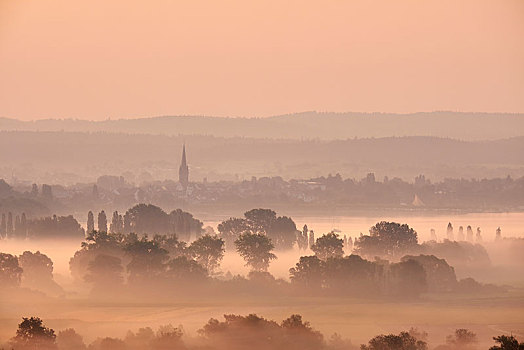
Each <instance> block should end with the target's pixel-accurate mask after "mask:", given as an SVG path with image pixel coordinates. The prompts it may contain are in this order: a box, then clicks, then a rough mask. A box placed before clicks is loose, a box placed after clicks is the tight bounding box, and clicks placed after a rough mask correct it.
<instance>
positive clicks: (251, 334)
mask: <svg viewBox="0 0 524 350" xmlns="http://www.w3.org/2000/svg"><path fill="white" fill-rule="evenodd" d="M198 332H199V333H200V335H201V336H203V337H204V338H205V339H206V340H207V341H208V342H209V343H210V344H213V345H214V347H217V348H221V349H230V350H244V349H249V348H252V347H253V346H255V347H256V348H257V349H272V350H285V349H287V350H299V349H300V350H318V349H322V348H323V347H324V343H323V337H322V335H321V334H320V333H318V332H317V331H315V330H313V329H312V328H311V326H310V325H309V323H308V322H303V321H302V317H301V316H300V315H291V316H290V317H289V318H288V319H286V320H284V321H283V322H282V323H281V325H279V324H278V323H276V322H274V321H270V320H266V319H265V318H263V317H259V316H257V315H254V314H251V315H248V316H239V315H224V321H223V322H221V321H219V320H217V319H213V318H212V319H210V320H209V322H208V323H207V324H206V325H205V326H204V327H203V328H202V329H201V330H199V331H198Z"/></svg>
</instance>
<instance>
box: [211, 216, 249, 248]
mask: <svg viewBox="0 0 524 350" xmlns="http://www.w3.org/2000/svg"><path fill="white" fill-rule="evenodd" d="M217 228H218V232H219V233H220V237H222V239H224V241H225V243H226V249H230V248H232V247H234V244H235V240H236V239H237V238H238V236H240V235H241V234H242V233H246V232H248V231H249V226H248V225H247V222H246V220H245V219H239V218H229V219H227V220H225V221H222V222H221V223H220V224H219V225H218V227H217Z"/></svg>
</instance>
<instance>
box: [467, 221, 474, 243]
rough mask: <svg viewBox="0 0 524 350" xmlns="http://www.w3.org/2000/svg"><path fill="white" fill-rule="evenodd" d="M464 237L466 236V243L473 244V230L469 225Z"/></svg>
mask: <svg viewBox="0 0 524 350" xmlns="http://www.w3.org/2000/svg"><path fill="white" fill-rule="evenodd" d="M466 236H467V240H468V242H473V229H472V228H471V226H469V225H468V227H467V228H466Z"/></svg>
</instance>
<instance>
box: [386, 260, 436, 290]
mask: <svg viewBox="0 0 524 350" xmlns="http://www.w3.org/2000/svg"><path fill="white" fill-rule="evenodd" d="M388 282H389V286H388V289H389V293H391V294H392V295H396V296H398V297H403V298H414V297H417V296H418V295H420V294H421V293H423V292H425V291H427V282H426V272H425V271H424V268H423V267H422V265H421V264H419V263H418V262H417V261H415V260H412V259H407V260H404V261H401V262H399V263H396V264H391V265H390V267H389V278H388Z"/></svg>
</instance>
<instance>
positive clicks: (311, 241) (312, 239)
mask: <svg viewBox="0 0 524 350" xmlns="http://www.w3.org/2000/svg"><path fill="white" fill-rule="evenodd" d="M314 244H315V232H313V230H311V231H309V248H311V247H313V245H314Z"/></svg>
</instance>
